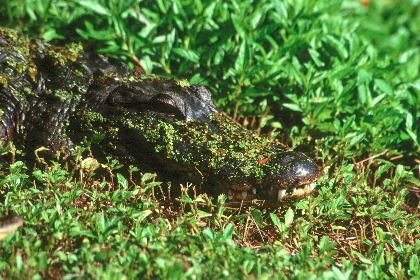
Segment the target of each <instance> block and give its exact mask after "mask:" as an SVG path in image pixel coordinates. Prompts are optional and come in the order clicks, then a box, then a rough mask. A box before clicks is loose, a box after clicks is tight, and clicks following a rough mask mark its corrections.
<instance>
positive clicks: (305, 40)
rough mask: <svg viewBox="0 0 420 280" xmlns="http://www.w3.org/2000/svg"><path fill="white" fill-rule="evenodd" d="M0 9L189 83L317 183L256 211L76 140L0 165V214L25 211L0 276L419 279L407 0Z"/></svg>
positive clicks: (414, 23) (415, 89)
mask: <svg viewBox="0 0 420 280" xmlns="http://www.w3.org/2000/svg"><path fill="white" fill-rule="evenodd" d="M0 23H1V24H2V25H8V26H12V27H14V28H20V29H22V30H24V31H25V32H26V33H27V34H30V35H32V36H38V37H42V38H44V39H46V40H51V41H53V42H55V43H61V42H69V41H82V42H83V43H84V44H85V45H87V46H89V47H90V48H92V49H93V50H94V51H97V52H100V53H104V54H106V55H108V56H112V57H114V58H116V59H118V60H124V61H126V62H127V63H129V64H130V65H131V66H132V67H139V66H138V65H139V63H140V64H141V65H142V67H143V68H144V69H145V71H146V72H148V73H153V74H158V75H164V76H175V77H178V78H185V79H187V80H189V81H190V82H193V83H201V84H203V85H206V86H208V87H209V88H210V89H211V91H212V92H213V95H214V98H215V101H216V103H217V104H218V105H219V106H220V107H221V108H223V110H225V111H227V112H228V113H229V114H230V115H231V116H233V117H234V118H235V119H237V120H238V121H241V122H243V123H244V125H247V126H248V127H250V128H252V129H256V130H258V131H261V132H262V133H269V134H270V136H271V137H276V138H278V139H280V140H282V141H283V142H286V143H287V144H289V145H290V146H291V147H293V148H295V149H298V150H301V151H304V152H306V153H307V154H309V155H311V156H312V157H314V158H315V159H316V160H317V161H318V162H319V163H320V164H321V165H322V166H323V167H324V176H323V177H322V178H321V180H320V181H319V183H318V186H317V188H318V189H319V193H318V195H316V196H311V197H308V198H306V199H303V200H300V201H296V202H293V203H289V204H287V205H283V206H281V207H278V208H270V209H262V208H260V207H259V206H258V205H251V206H244V207H233V206H232V205H229V203H228V202H227V201H226V198H225V197H223V196H220V197H218V198H214V197H207V196H206V195H203V194H202V195H194V192H193V191H192V188H193V187H192V186H189V185H187V184H185V185H184V186H183V187H182V188H180V186H174V185H172V186H171V184H170V182H162V183H158V182H157V181H156V178H155V177H154V176H153V175H150V174H143V175H142V174H141V173H140V172H139V171H138V170H136V168H131V169H130V170H131V171H132V172H131V173H130V174H131V175H130V176H123V175H121V174H125V172H124V169H125V170H126V169H127V167H121V166H120V165H119V164H118V163H116V162H113V161H112V160H111V159H110V161H109V162H103V163H102V166H101V167H100V168H99V169H98V170H97V171H94V170H91V169H89V166H88V165H87V163H88V162H89V160H90V159H89V153H88V151H87V150H86V148H83V147H81V148H78V149H77V150H75V151H74V155H73V157H74V161H75V162H77V163H78V165H77V166H76V167H74V168H71V169H69V168H68V167H66V166H65V165H64V164H60V163H59V162H61V161H59V160H57V162H48V163H46V165H44V166H42V167H39V168H37V169H36V170H34V171H32V170H30V169H28V168H27V167H26V166H25V163H23V162H20V161H16V162H15V163H13V164H12V165H7V164H4V163H2V164H1V168H0V196H1V200H0V213H4V214H6V213H8V212H15V213H18V214H19V215H22V217H23V218H24V220H25V224H24V226H23V227H22V228H21V229H20V230H19V231H18V232H17V233H15V234H14V235H12V236H10V237H8V238H7V239H6V240H4V241H3V242H2V244H1V252H2V253H1V255H0V276H2V277H4V278H23V277H24V278H31V277H34V278H56V277H64V278H73V277H93V278H109V279H114V278H115V279H121V278H122V277H123V276H125V277H126V278H133V277H150V278H152V277H155V278H174V279H178V278H180V277H181V278H182V277H187V278H195V277H196V278H205V279H207V278H221V277H223V278H231V279H236V278H251V279H252V278H258V279H260V278H261V279H267V278H272V277H273V275H274V278H299V279H302V278H311V279H312V278H316V277H317V278H324V279H354V278H358V279H383V278H391V279H395V278H396V279H406V278H412V279H419V278H420V265H419V255H420V241H419V240H420V238H419V236H420V232H419V228H420V222H419V221H420V219H419V218H420V217H419V211H418V210H419V206H418V198H415V194H414V193H413V192H414V190H416V188H417V191H418V187H419V180H418V176H419V174H418V160H419V143H418V141H419V139H418V135H419V131H418V124H419V121H418V120H419V118H418V115H419V113H418V109H419V101H418V99H419V97H420V96H419V92H420V91H419V88H420V77H419V69H420V52H419V45H420V44H419V41H420V4H419V2H418V1H417V0H411V1H404V3H400V2H398V1H391V0H388V1H387V0H381V1H370V2H369V6H368V7H364V6H363V5H362V4H361V3H360V2H359V1H351V0H347V1H338V0H334V1H331V0H330V1H311V0H308V1H276V0H264V1H263V0H261V1H256V2H255V3H253V4H249V3H248V1H235V0H231V1H204V0H189V1H188V0H175V1H164V0H158V1H139V0H136V1H116V0H115V1H105V0H97V1H94V0H86V1H65V0H50V1H42V0H19V1H11V0H10V1H8V0H3V1H1V5H0ZM2 153H9V154H10V153H13V149H12V148H11V147H5V148H4V149H3V150H2ZM17 157H18V158H19V155H18V156H17ZM83 160H85V161H83ZM416 160H417V161H416ZM98 171H100V172H98ZM101 174H102V175H101ZM103 174H105V175H103ZM179 189H180V191H178V192H180V193H178V194H175V193H176V190H179ZM170 190H171V191H172V193H170V192H171V191H170Z"/></svg>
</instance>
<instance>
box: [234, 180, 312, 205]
mask: <svg viewBox="0 0 420 280" xmlns="http://www.w3.org/2000/svg"><path fill="white" fill-rule="evenodd" d="M315 187H316V183H315V182H312V183H309V184H303V185H299V186H289V187H287V188H275V187H271V188H269V189H268V190H267V189H264V188H259V187H253V188H244V189H243V190H238V189H237V188H230V189H229V199H230V200H233V201H241V200H244V201H250V200H253V199H261V200H269V201H278V202H281V201H287V200H293V199H296V198H300V197H304V196H308V195H310V194H311V193H312V192H314V190H315Z"/></svg>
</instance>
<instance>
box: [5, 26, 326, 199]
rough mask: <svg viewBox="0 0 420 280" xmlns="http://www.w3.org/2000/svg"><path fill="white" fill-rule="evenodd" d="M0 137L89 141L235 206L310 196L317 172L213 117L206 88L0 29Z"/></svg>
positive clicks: (33, 143) (27, 142) (64, 143)
mask: <svg viewBox="0 0 420 280" xmlns="http://www.w3.org/2000/svg"><path fill="white" fill-rule="evenodd" d="M0 120H1V121H0V141H2V142H9V141H13V142H14V143H16V144H17V145H18V146H19V147H21V148H22V149H23V150H24V151H26V153H27V154H28V155H32V154H33V153H32V151H33V150H34V149H36V148H37V147H40V146H45V147H48V148H50V149H51V150H53V151H55V150H59V149H64V150H66V149H67V150H68V149H69V148H71V147H72V146H73V145H74V144H75V143H76V144H77V143H79V142H80V141H83V140H87V141H89V142H90V143H91V144H92V148H93V151H94V152H96V155H98V157H100V156H101V155H102V156H105V155H112V156H113V157H115V158H118V159H120V160H121V161H123V162H127V163H128V162H129V163H135V164H139V165H140V166H144V167H145V168H150V170H155V171H157V172H158V173H159V174H160V175H161V176H165V175H168V174H171V176H175V177H176V176H178V177H181V178H182V179H183V180H184V178H185V180H186V181H192V182H194V183H196V184H200V185H201V186H202V188H203V189H204V190H205V191H209V192H211V193H226V194H228V195H229V197H230V198H231V199H233V200H249V199H253V198H259V199H264V200H283V199H285V198H286V197H293V196H300V195H304V194H308V193H310V192H311V191H312V190H313V188H314V182H315V181H316V180H317V179H318V177H319V174H320V171H319V168H318V167H317V165H316V164H315V163H314V161H313V160H311V159H310V158H308V157H307V156H305V155H303V154H301V153H298V152H293V151H287V150H284V148H283V147H282V146H281V145H280V144H278V143H277V142H275V141H271V140H269V139H266V138H264V137H261V136H260V135H258V134H256V133H255V132H252V131H249V130H247V129H245V128H243V127H241V126H239V125H237V124H236V123H235V122H233V121H232V120H231V119H230V118H229V117H227V116H226V115H224V114H223V113H221V112H219V111H218V110H217V109H216V107H215V106H214V104H213V102H212V100H211V94H210V92H209V91H208V90H207V89H206V88H204V87H202V86H199V85H186V84H185V83H181V82H178V81H175V80H168V79H158V78H150V77H149V78H147V77H137V76H136V75H134V74H133V73H131V72H130V71H129V70H128V69H127V68H126V67H125V66H124V65H121V64H115V63H111V62H109V61H108V60H107V59H106V58H104V57H102V56H98V55H92V54H89V53H86V52H84V51H83V48H82V47H81V46H80V45H78V44H70V45H67V46H62V47H57V46H51V45H48V44H46V43H43V42H42V41H39V40H31V39H28V38H27V37H25V36H22V35H21V34H19V33H18V32H16V31H14V30H10V29H5V28H0Z"/></svg>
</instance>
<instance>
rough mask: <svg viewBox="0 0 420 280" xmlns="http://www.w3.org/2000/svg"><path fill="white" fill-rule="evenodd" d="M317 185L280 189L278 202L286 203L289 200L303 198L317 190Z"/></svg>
mask: <svg viewBox="0 0 420 280" xmlns="http://www.w3.org/2000/svg"><path fill="white" fill-rule="evenodd" d="M315 186H316V183H315V182H313V183H310V184H307V185H303V186H299V187H295V188H289V189H279V190H278V192H277V201H285V200H288V199H293V198H298V197H303V196H307V195H309V194H311V193H312V192H313V191H314V190H315Z"/></svg>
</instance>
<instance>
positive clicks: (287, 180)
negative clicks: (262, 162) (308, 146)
mask: <svg viewBox="0 0 420 280" xmlns="http://www.w3.org/2000/svg"><path fill="white" fill-rule="evenodd" d="M266 174H267V176H266V179H267V181H266V184H267V185H270V186H275V187H276V188H273V191H274V192H276V191H277V195H276V196H275V197H276V198H277V200H279V201H280V200H284V199H286V198H293V197H300V196H304V195H307V194H309V193H311V192H312V191H313V190H314V188H315V181H316V180H317V179H318V178H319V176H320V168H319V167H318V165H317V164H316V163H315V162H314V161H313V160H312V159H311V158H309V157H307V156H306V155H304V154H302V153H299V152H292V151H286V152H281V153H278V154H277V155H275V157H274V158H273V159H272V163H271V165H270V166H268V170H267V172H266ZM272 195H273V194H272Z"/></svg>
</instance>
